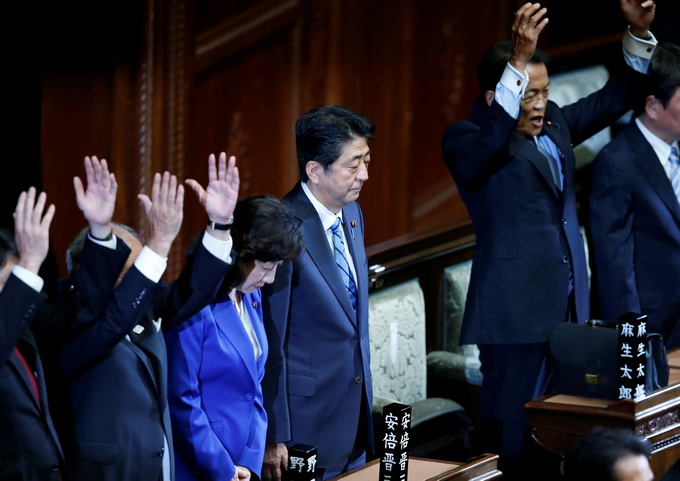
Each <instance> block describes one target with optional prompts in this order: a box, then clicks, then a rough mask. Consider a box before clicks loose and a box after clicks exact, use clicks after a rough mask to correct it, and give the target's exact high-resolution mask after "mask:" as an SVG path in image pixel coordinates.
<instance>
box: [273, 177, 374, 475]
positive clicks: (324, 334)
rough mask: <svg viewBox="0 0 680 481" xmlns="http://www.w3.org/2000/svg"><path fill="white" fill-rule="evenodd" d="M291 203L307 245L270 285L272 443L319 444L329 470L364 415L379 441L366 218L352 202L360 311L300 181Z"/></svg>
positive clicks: (347, 216)
mask: <svg viewBox="0 0 680 481" xmlns="http://www.w3.org/2000/svg"><path fill="white" fill-rule="evenodd" d="M284 201H286V202H288V203H290V205H291V207H292V211H293V215H295V217H297V218H298V219H299V220H300V221H301V226H302V233H303V237H304V242H305V249H304V251H303V252H302V254H301V255H300V256H299V257H298V258H297V259H295V260H294V261H292V262H287V263H284V264H282V265H281V266H280V267H279V270H278V272H277V274H276V280H275V281H274V283H273V284H271V285H268V286H265V287H263V289H262V297H263V309H264V310H263V312H264V323H265V329H266V331H267V338H268V340H269V358H268V359H267V364H266V368H265V376H264V380H263V384H262V387H263V390H264V401H265V408H266V409H267V415H268V417H269V426H268V431H267V442H268V443H275V442H287V444H288V445H289V446H290V445H292V444H298V443H301V444H307V445H311V446H316V447H317V448H318V454H317V466H318V467H320V468H325V467H328V466H336V465H340V464H341V463H343V462H345V461H347V459H348V458H349V455H350V453H351V451H352V448H353V446H354V441H355V439H356V436H357V426H358V424H359V419H360V415H363V416H365V419H366V423H367V425H368V430H367V431H368V432H366V433H361V434H360V436H361V437H364V438H365V440H366V441H365V442H366V445H367V446H368V447H369V449H372V445H373V444H372V424H371V404H372V400H373V390H372V385H371V372H370V353H369V343H368V342H369V341H368V266H367V262H368V261H367V258H366V253H365V250H364V242H363V241H364V223H363V217H362V215H361V209H360V208H359V205H358V204H357V203H354V202H353V203H351V204H349V205H347V206H345V208H344V209H343V219H344V222H343V223H344V228H345V234H346V238H347V241H348V244H349V249H350V253H351V255H352V258H353V262H354V267H355V270H356V273H357V291H358V313H357V315H356V316H355V315H354V311H353V309H352V304H351V303H350V300H349V295H348V293H347V289H346V288H345V285H344V283H343V281H342V278H341V276H340V273H339V271H338V267H337V265H336V264H335V258H334V256H333V253H332V251H331V248H330V245H329V243H328V240H327V238H326V234H325V232H324V230H323V226H322V224H321V220H320V218H319V216H318V214H317V212H316V210H315V209H314V206H313V205H312V204H311V202H310V201H309V199H308V198H307V196H306V195H305V193H304V191H303V190H302V187H301V186H300V184H298V185H297V186H296V187H295V188H294V189H293V190H292V191H291V192H289V193H288V194H287V195H286V196H285V197H284ZM353 224H355V226H352V225H353ZM362 393H365V396H362Z"/></svg>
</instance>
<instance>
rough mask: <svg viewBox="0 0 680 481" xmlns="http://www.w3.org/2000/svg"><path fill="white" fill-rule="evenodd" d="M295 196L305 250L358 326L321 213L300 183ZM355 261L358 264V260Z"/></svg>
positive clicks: (295, 210)
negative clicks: (320, 216)
mask: <svg viewBox="0 0 680 481" xmlns="http://www.w3.org/2000/svg"><path fill="white" fill-rule="evenodd" d="M294 197H295V199H294V200H295V201H294V202H293V203H292V208H293V213H294V214H295V216H296V217H297V218H298V219H299V220H300V221H302V226H301V227H302V235H303V237H304V239H305V250H306V251H307V253H308V254H309V257H311V259H312V261H313V262H314V264H315V265H316V267H317V269H318V270H319V273H320V274H321V276H322V277H323V278H324V280H325V281H326V283H327V284H328V287H329V288H330V289H331V291H332V292H333V294H334V295H335V297H336V298H337V299H338V302H339V303H340V305H341V306H342V308H343V310H344V311H345V314H347V317H348V318H349V320H350V321H351V322H352V324H353V325H354V326H355V327H357V319H356V316H355V314H354V309H353V308H352V303H351V302H350V300H349V294H348V293H347V289H346V288H345V284H344V283H343V282H342V277H341V276H340V272H339V271H338V266H337V265H336V264H335V257H333V253H332V252H331V248H330V245H329V243H328V238H327V237H326V233H325V231H324V229H323V225H322V224H321V219H319V215H318V214H317V212H316V210H315V209H314V206H313V205H312V203H311V202H310V201H309V199H308V198H307V196H306V195H305V193H304V191H303V190H302V187H300V184H298V185H297V186H296V191H295V192H294ZM352 255H354V254H353V253H352ZM354 262H355V265H356V260H355V261H354Z"/></svg>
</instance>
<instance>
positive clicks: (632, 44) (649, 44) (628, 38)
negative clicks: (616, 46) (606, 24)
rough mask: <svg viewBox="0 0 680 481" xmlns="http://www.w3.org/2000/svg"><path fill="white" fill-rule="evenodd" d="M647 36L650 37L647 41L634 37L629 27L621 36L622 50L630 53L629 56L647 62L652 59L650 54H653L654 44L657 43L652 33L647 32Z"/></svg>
mask: <svg viewBox="0 0 680 481" xmlns="http://www.w3.org/2000/svg"><path fill="white" fill-rule="evenodd" d="M649 36H650V37H651V38H650V39H649V40H644V39H641V38H639V37H636V36H635V35H633V34H632V33H630V26H629V27H628V29H627V30H626V33H625V34H624V36H623V48H624V50H625V51H626V52H628V53H630V54H631V55H634V56H636V57H640V58H643V59H646V60H649V59H650V58H652V54H653V53H654V47H656V44H657V43H658V42H657V40H656V37H655V36H654V34H653V33H652V32H649Z"/></svg>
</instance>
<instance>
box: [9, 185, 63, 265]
mask: <svg viewBox="0 0 680 481" xmlns="http://www.w3.org/2000/svg"><path fill="white" fill-rule="evenodd" d="M46 201H47V195H46V194H45V193H44V192H41V193H40V195H39V196H38V198H37V200H36V190H35V187H31V188H29V189H28V192H22V193H21V194H20V195H19V200H18V201H17V206H16V209H15V210H14V240H15V242H16V245H17V250H18V251H19V261H18V262H17V264H18V265H20V266H21V267H24V268H25V269H28V270H29V271H31V272H33V273H34V274H37V273H38V271H39V270H40V266H41V265H42V263H43V261H44V260H45V258H46V257H47V252H48V251H49V248H50V224H51V223H52V219H53V218H54V212H55V210H56V209H55V207H54V204H52V205H50V206H49V207H48V208H47V211H45V214H44V215H43V211H44V210H45V203H46Z"/></svg>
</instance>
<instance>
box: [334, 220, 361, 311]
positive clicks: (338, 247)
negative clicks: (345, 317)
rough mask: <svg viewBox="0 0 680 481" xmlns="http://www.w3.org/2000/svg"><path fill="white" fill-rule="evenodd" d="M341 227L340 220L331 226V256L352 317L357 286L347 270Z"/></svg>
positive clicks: (355, 308) (355, 304)
mask: <svg viewBox="0 0 680 481" xmlns="http://www.w3.org/2000/svg"><path fill="white" fill-rule="evenodd" d="M341 230H342V226H341V225H340V218H339V217H338V218H337V219H335V223H334V224H333V225H332V226H331V233H332V234H333V254H334V256H335V263H336V264H337V265H338V269H340V275H341V276H342V281H343V282H344V284H345V287H346V288H347V292H348V294H349V300H350V301H351V302H352V307H353V308H354V315H355V316H356V313H357V285H356V283H355V282H354V278H353V277H352V271H351V270H350V269H349V263H348V262H347V258H346V257H345V242H344V241H343V240H342V232H341Z"/></svg>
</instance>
